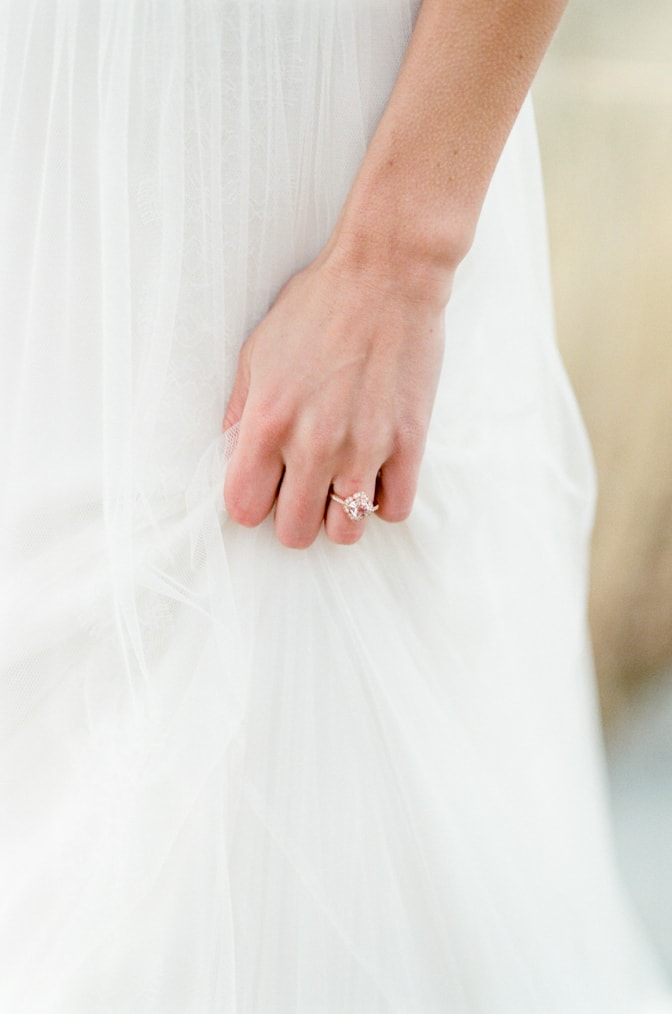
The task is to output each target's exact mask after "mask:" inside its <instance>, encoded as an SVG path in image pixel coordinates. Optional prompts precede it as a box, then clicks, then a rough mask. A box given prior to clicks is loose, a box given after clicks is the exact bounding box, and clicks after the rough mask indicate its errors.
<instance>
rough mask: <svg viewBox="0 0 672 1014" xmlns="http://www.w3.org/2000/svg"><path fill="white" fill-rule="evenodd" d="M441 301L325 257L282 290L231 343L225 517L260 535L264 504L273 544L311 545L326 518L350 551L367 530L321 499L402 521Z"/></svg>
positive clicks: (421, 439)
mask: <svg viewBox="0 0 672 1014" xmlns="http://www.w3.org/2000/svg"><path fill="white" fill-rule="evenodd" d="M444 288H445V286H444ZM432 295H433V293H432ZM445 302H446V300H445V299H443V300H441V299H440V298H428V297H426V296H425V295H424V293H423V295H422V296H420V295H419V294H418V291H417V289H416V290H415V291H413V292H412V293H411V292H409V291H406V289H405V285H404V281H403V279H401V278H398V277H393V276H392V274H391V273H388V274H385V273H382V272H380V271H376V272H374V271H372V270H371V269H370V268H367V267H364V266H359V267H354V266H352V265H349V264H348V263H347V262H346V261H344V259H343V258H339V257H338V256H337V254H335V253H334V250H333V247H331V248H327V249H325V251H324V252H323V253H322V254H321V255H320V256H319V257H318V258H317V259H316V260H315V261H314V262H313V263H312V264H310V265H309V266H308V267H307V268H305V269H304V270H302V271H300V272H299V273H298V274H297V275H295V276H294V277H293V278H292V279H291V280H290V281H289V282H288V283H287V285H285V287H284V288H283V289H282V290H281V292H280V294H279V296H278V298H277V300H276V302H275V303H274V305H273V306H272V308H271V310H270V311H269V313H268V314H267V316H266V317H265V318H264V319H263V320H262V321H261V323H260V324H259V325H258V326H257V327H256V329H255V330H254V331H253V332H252V334H251V335H250V337H249V338H248V339H247V341H246V342H245V344H244V345H243V347H242V350H241V353H240V359H239V363H238V372H237V375H236V380H235V384H234V388H233V392H232V395H231V398H230V401H229V404H228V407H227V410H226V414H225V419H224V429H227V428H228V427H229V426H232V425H233V424H234V423H236V422H240V431H239V435H238V442H237V446H236V450H235V452H234V454H233V456H232V458H231V461H230V463H229V466H228V469H227V474H226V482H225V490H224V496H225V502H226V507H227V510H228V513H229V515H230V516H231V518H233V520H234V521H237V522H238V523H240V524H242V525H248V526H254V525H258V524H260V523H261V522H262V521H263V520H264V518H266V517H267V515H268V514H269V512H270V511H271V510H272V508H273V504H274V503H275V504H276V508H275V529H276V533H277V536H278V539H279V540H280V542H282V543H283V544H284V545H286V546H291V547H295V548H303V547H307V546H309V545H310V544H311V543H312V542H313V541H314V539H315V537H316V536H317V534H318V532H319V530H320V526H321V524H322V522H323V520H324V521H325V525H326V532H327V535H328V536H329V538H331V539H332V540H333V541H334V542H338V543H342V544H350V543H354V542H356V541H357V540H358V539H360V538H361V536H362V535H363V533H364V529H365V526H366V524H369V523H371V522H368V521H357V522H356V521H352V520H351V519H349V518H348V517H347V516H346V514H345V512H344V511H343V508H342V507H341V506H340V505H339V504H337V503H334V502H333V501H332V500H330V499H329V492H330V490H332V489H333V491H335V492H336V493H337V494H338V495H339V496H341V497H343V498H345V497H347V496H349V495H350V494H351V493H354V492H357V491H359V490H363V491H364V492H366V493H367V495H368V496H369V497H370V498H371V500H374V498H375V499H376V500H377V502H378V503H379V505H380V507H379V511H378V512H377V514H376V519H378V518H380V519H381V520H383V521H402V520H404V519H405V518H406V517H408V515H409V513H410V511H411V507H412V505H413V500H414V496H415V491H416V485H417V478H418V471H419V468H420V463H421V459H422V454H423V450H424V445H425V438H426V435H427V430H428V427H429V422H430V416H431V412H432V406H433V402H434V397H435V393H436V387H437V383H438V378H439V372H440V368H441V359H442V354H443V306H444V305H445ZM373 523H374V524H377V523H378V521H377V520H374V521H373Z"/></svg>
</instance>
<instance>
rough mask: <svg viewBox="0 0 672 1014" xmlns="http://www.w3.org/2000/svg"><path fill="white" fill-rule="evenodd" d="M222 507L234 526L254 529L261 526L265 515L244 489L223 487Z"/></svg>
mask: <svg viewBox="0 0 672 1014" xmlns="http://www.w3.org/2000/svg"><path fill="white" fill-rule="evenodd" d="M224 505H225V507H226V510H227V513H228V515H229V517H230V518H231V519H232V520H233V521H235V522H236V524H239V525H244V526H245V527H246V528H254V527H256V525H259V524H261V522H262V521H263V520H264V518H265V517H266V513H267V512H264V511H263V508H260V506H259V502H258V501H257V502H255V501H254V500H252V499H250V497H249V495H247V494H246V493H245V490H244V488H243V489H240V488H238V486H235V485H231V486H229V484H227V485H226V486H225V488H224Z"/></svg>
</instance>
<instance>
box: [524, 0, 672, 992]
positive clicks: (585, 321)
mask: <svg viewBox="0 0 672 1014" xmlns="http://www.w3.org/2000/svg"><path fill="white" fill-rule="evenodd" d="M535 102H536V110H537V120H538V126H539V135H540V142H541V151H542V161H543V166H544V175H545V180H546V192H547V201H548V220H549V231H550V241H551V259H552V268H553V276H554V287H555V297H556V317H557V324H558V340H559V343H560V347H561V350H562V353H563V355H564V358H565V362H566V364H567V367H568V369H569V373H570V376H571V378H572V381H573V384H574V388H575V391H576V393H577V396H578V399H579V403H580V405H581V408H582V411H583V415H584V418H585V420H586V424H587V427H588V431H589V433H590V437H591V439H592V443H593V449H594V453H595V460H596V465H597V471H598V480H599V489H600V494H599V502H598V510H597V518H596V525H595V534H594V540H593V563H592V585H591V602H590V619H591V627H592V632H593V641H594V646H595V656H596V665H597V673H598V681H599V688H600V697H601V702H602V709H603V715H604V720H605V733H606V738H607V748H608V759H609V769H610V779H611V788H612V803H613V814H614V824H615V828H616V833H617V850H618V855H619V861H620V863H621V868H622V870H623V874H624V877H625V879H626V881H627V882H628V885H629V887H630V890H631V893H632V895H633V899H634V901H635V903H636V905H637V907H638V908H639V910H640V913H641V916H642V919H643V921H644V923H645V924H646V926H647V927H648V929H649V931H650V933H651V935H652V936H653V937H654V939H655V941H656V942H657V945H658V949H659V951H660V952H661V954H662V956H663V959H664V960H665V961H666V963H667V965H668V968H669V969H670V972H671V973H672V2H671V0H640V3H638V4H636V5H635V4H632V3H631V2H625V0H570V4H569V7H568V9H567V13H566V15H565V18H564V21H563V24H562V26H561V28H560V31H559V32H558V35H557V36H556V39H555V41H554V43H553V46H552V48H551V50H550V52H549V54H548V56H547V59H546V62H545V65H544V67H543V68H542V71H541V73H540V75H539V78H538V80H537V84H536V86H535Z"/></svg>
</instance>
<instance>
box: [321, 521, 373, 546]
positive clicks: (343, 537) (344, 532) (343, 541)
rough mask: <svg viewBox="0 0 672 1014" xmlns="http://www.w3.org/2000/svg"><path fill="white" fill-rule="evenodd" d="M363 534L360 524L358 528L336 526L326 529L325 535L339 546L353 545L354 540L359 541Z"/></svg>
mask: <svg viewBox="0 0 672 1014" xmlns="http://www.w3.org/2000/svg"><path fill="white" fill-rule="evenodd" d="M363 534H364V531H363V526H361V525H360V526H359V527H358V528H350V529H348V528H342V527H340V526H338V527H336V528H332V529H330V530H329V529H328V530H327V535H328V536H329V538H330V539H331V541H332V542H335V543H337V545H339V546H354V545H355V543H356V542H359V540H360V539H361V537H362V535H363Z"/></svg>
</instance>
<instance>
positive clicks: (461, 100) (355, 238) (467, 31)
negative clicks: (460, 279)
mask: <svg viewBox="0 0 672 1014" xmlns="http://www.w3.org/2000/svg"><path fill="white" fill-rule="evenodd" d="M565 6H566V0H424V2H423V4H422V7H421V9H420V13H419V15H418V19H417V22H416V25H415V29H414V32H413V36H412V38H411V42H410V45H409V48H408V51H407V54H406V57H405V59H404V63H403V65H402V68H401V71H400V74H399V77H398V79H397V82H396V84H395V87H394V89H393V92H392V94H391V96H390V100H389V103H388V105H387V107H386V110H385V112H384V114H383V116H382V119H381V121H380V124H379V126H378V129H377V131H376V133H375V135H374V138H373V140H372V143H371V145H370V147H369V150H368V152H367V155H366V157H365V160H364V162H363V165H362V167H361V170H360V172H359V174H358V176H357V179H356V181H355V183H354V185H353V188H352V191H351V193H350V196H349V198H348V201H347V203H346V206H345V208H344V211H343V214H342V216H341V219H340V221H339V225H338V227H337V234H336V237H335V239H336V245H337V246H338V249H339V253H340V254H341V255H342V256H343V257H344V258H345V260H346V261H347V263H348V264H349V266H351V267H352V266H354V267H361V266H367V267H371V268H372V269H373V270H374V271H376V270H380V271H382V272H385V271H387V272H389V275H390V276H391V277H392V278H393V277H394V276H395V275H397V274H398V273H402V272H403V274H404V276H405V277H406V278H407V279H408V280H410V284H411V285H414V284H417V287H418V289H419V290H422V288H423V287H424V286H425V284H427V285H428V286H429V287H430V289H431V290H432V291H433V290H434V288H436V287H437V286H438V288H439V289H440V288H441V279H442V278H443V277H444V276H445V278H446V280H448V279H449V278H450V277H452V273H453V272H454V270H455V267H456V265H457V264H458V263H459V261H460V260H461V258H462V257H463V256H464V254H465V253H466V251H467V250H468V248H469V246H470V244H471V241H472V239H473V234H474V231H475V228H476V223H477V221H478V216H479V213H480V209H481V206H482V203H483V200H484V198H485V194H486V191H487V188H488V185H489V183H490V179H491V177H492V174H493V172H494V170H495V166H496V164H497V161H498V159H499V156H500V154H501V151H502V148H503V147H504V144H505V141H506V138H507V136H508V134H509V131H510V130H511V127H512V125H513V123H514V121H515V118H516V116H517V114H518V111H519V110H520V107H521V105H522V103H523V101H524V99H525V96H526V94H527V92H528V90H529V87H530V84H531V82H532V80H533V78H534V75H535V72H536V70H537V68H538V66H539V63H540V61H541V59H542V57H543V54H544V52H545V50H546V48H547V46H548V44H549V42H550V39H551V38H552V35H553V32H554V30H555V28H556V27H557V24H558V22H559V20H560V18H561V16H562V12H563V11H564V8H565ZM446 285H449V281H446ZM446 298H447V294H446Z"/></svg>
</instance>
